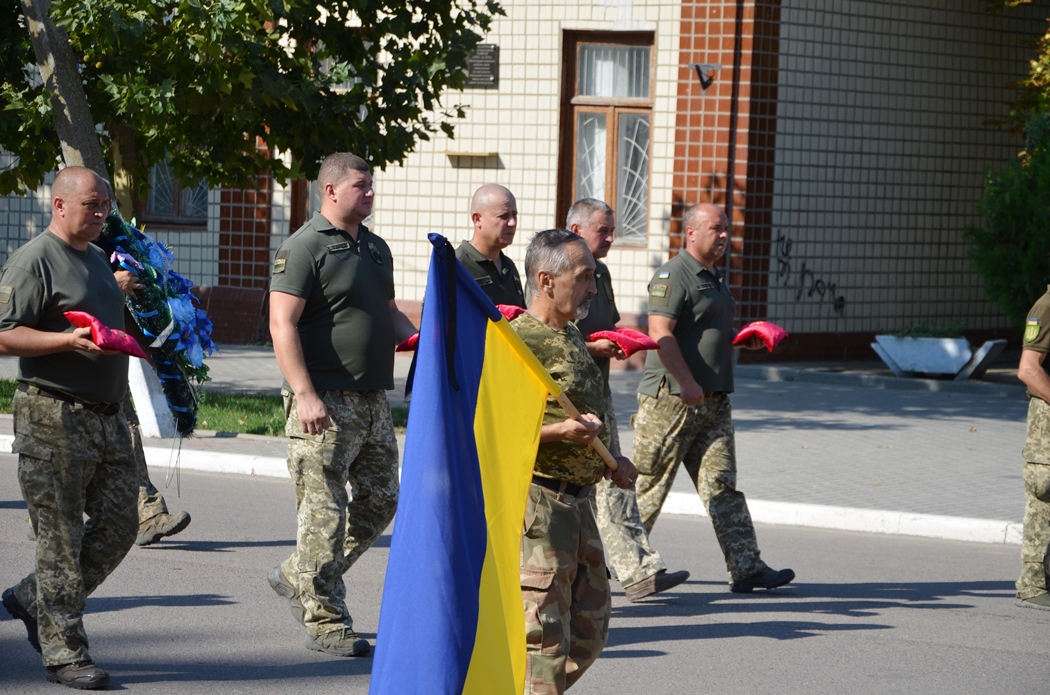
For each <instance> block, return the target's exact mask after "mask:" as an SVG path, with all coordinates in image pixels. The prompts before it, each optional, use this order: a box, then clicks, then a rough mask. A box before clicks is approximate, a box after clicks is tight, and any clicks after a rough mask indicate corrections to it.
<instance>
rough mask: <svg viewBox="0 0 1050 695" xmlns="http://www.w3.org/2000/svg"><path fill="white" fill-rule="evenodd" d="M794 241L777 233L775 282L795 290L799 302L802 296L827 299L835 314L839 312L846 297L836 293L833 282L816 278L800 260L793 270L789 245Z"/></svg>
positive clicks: (844, 307)
mask: <svg viewBox="0 0 1050 695" xmlns="http://www.w3.org/2000/svg"><path fill="white" fill-rule="evenodd" d="M793 244H794V242H793V241H792V240H791V239H790V238H789V237H786V236H784V234H783V233H780V234H777V282H778V283H779V284H780V286H781V287H788V288H791V289H794V290H795V301H796V302H801V301H802V299H803V296H805V297H806V298H812V297H813V296H814V295H816V296H817V297H819V299H818V301H821V302H822V301H824V299H825V298H826V299H828V300H829V301H831V303H832V307H833V308H834V309H835V313H836V314H841V313H842V312H843V311H844V310H845V309H846V297H845V296H843V295H841V294H838V287H837V286H836V285H835V283H833V282H828V281H826V280H824V279H822V278H818V277H817V276H816V275H815V274H814V273H813V271H812V270H810V269H809V268H807V267H806V262H805V261H802V264H801V266H799V268H798V271H797V272H795V269H794V266H793V265H792V258H791V246H792V245H793Z"/></svg>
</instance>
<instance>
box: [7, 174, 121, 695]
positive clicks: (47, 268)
mask: <svg viewBox="0 0 1050 695" xmlns="http://www.w3.org/2000/svg"><path fill="white" fill-rule="evenodd" d="M52 195H53V197H52V201H51V224H50V225H48V228H47V231H45V232H44V233H42V234H40V235H38V236H37V237H35V238H33V239H32V240H30V241H29V242H28V243H27V244H25V245H24V246H22V247H21V248H20V249H18V250H17V251H15V252H14V253H13V254H11V257H10V258H9V259H8V261H7V264H6V265H4V268H3V270H2V272H0V355H15V356H17V357H18V358H19V360H18V382H19V383H18V389H17V391H16V392H15V395H14V400H13V404H12V405H13V409H14V427H15V442H14V445H13V446H12V451H13V452H14V453H17V454H18V482H19V484H20V485H21V488H22V496H23V497H24V498H25V501H26V506H27V508H28V510H29V516H30V518H31V519H32V522H33V526H34V528H35V531H36V536H37V545H36V571H34V572H32V573H30V574H29V575H28V576H27V577H25V578H24V579H23V580H22V581H21V582H19V583H18V584H17V585H15V586H14V587H12V588H10V589H8V590H6V591H4V592H3V605H4V607H5V608H6V609H7V611H8V612H9V613H10V614H11V615H12V616H13V617H14V618H17V619H18V620H21V621H22V622H23V623H24V624H25V627H26V631H27V632H28V635H29V642H30V644H32V645H33V647H34V648H35V649H36V650H37V651H39V652H41V655H42V657H43V661H44V666H45V667H46V676H47V680H49V681H51V682H54V683H60V684H62V685H66V686H69V687H72V688H77V689H89V690H90V689H100V688H104V687H106V685H107V683H108V682H109V674H107V673H106V672H105V671H103V670H102V669H100V668H99V667H98V666H96V665H95V664H94V663H93V662H92V660H91V655H90V654H89V653H88V640H87V635H86V634H85V632H84V624H83V616H84V606H85V602H86V599H87V596H88V595H89V594H91V592H93V591H94V590H95V589H96V588H97V587H98V586H99V584H101V583H102V581H103V580H104V579H105V578H106V577H107V576H109V574H110V573H111V572H112V571H113V570H114V569H116V567H117V565H119V564H120V561H121V560H122V559H123V558H124V556H125V555H126V554H127V552H128V550H129V549H130V548H131V545H132V544H133V543H134V542H135V536H136V534H137V531H138V518H137V504H136V500H137V497H138V486H139V475H138V469H137V467H136V462H135V449H134V447H133V445H132V439H131V431H130V429H129V427H128V421H127V419H126V418H125V416H124V413H123V412H122V409H121V401H122V400H123V398H124V394H125V393H126V391H127V388H128V358H127V356H126V355H122V354H116V353H112V352H107V351H103V350H102V349H101V348H99V347H98V346H97V345H95V344H94V343H93V342H91V329H90V328H73V326H71V325H70V323H69V321H68V320H67V319H66V318H65V316H64V315H63V312H66V311H84V312H87V313H89V314H91V315H92V316H94V317H95V318H97V319H98V320H99V321H101V322H102V323H104V324H105V325H107V326H109V327H110V328H120V329H122V328H124V295H123V293H122V292H121V290H120V287H119V286H118V285H117V281H116V280H115V279H114V277H113V273H112V271H111V270H110V268H109V262H108V261H107V259H106V257H105V255H104V254H103V253H102V251H101V250H99V248H98V247H97V246H93V245H92V244H91V242H92V241H94V240H95V239H97V238H98V235H99V233H100V232H101V231H102V224H103V222H104V220H105V219H106V215H107V214H108V213H109V210H110V206H111V202H110V195H109V188H108V186H107V184H106V182H105V181H104V180H103V179H102V178H101V177H99V176H98V175H97V174H95V173H94V172H93V171H91V170H89V169H84V168H82V167H68V168H66V169H63V170H62V171H61V172H59V174H58V176H57V177H56V178H55V182H54V185H53V187H52ZM85 517H86V518H87V521H86V522H85Z"/></svg>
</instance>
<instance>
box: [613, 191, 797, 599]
mask: <svg viewBox="0 0 1050 695" xmlns="http://www.w3.org/2000/svg"><path fill="white" fill-rule="evenodd" d="M683 222H684V223H685V245H684V247H683V249H682V251H683V253H679V254H678V255H677V256H675V257H674V258H672V259H671V260H670V261H668V262H667V263H664V264H663V265H662V266H661V267H660V268H659V269H658V270H657V271H656V275H654V276H653V279H652V280H651V281H650V283H649V337H651V338H652V339H653V340H655V341H656V342H657V343H659V344H660V349H659V351H657V350H650V351H649V353H648V354H647V355H646V357H645V376H644V377H643V378H642V382H641V384H639V386H638V413H637V414H636V415H635V417H634V421H633V424H634V461H635V464H636V465H637V466H638V471H639V475H638V487H637V493H636V496H637V499H638V511H639V513H640V515H641V519H642V523H644V524H645V527H646V529H647V530H649V531H650V532H651V531H652V529H653V524H655V523H656V519H657V517H658V516H659V515H660V509H661V508H662V507H663V504H664V501H665V500H666V499H667V494H668V493H669V492H670V491H671V485H672V484H673V483H674V478H675V473H676V472H677V469H678V464H679V462H682V463H683V464H684V465H685V469H686V470H687V471H688V472H689V477H690V478H692V480H693V483H694V484H695V485H696V491H697V493H698V494H699V495H700V499H701V501H702V502H703V503H704V507H705V508H706V509H707V513H708V515H709V516H710V517H711V523H712V525H713V526H714V529H715V536H716V537H717V538H718V544H719V545H720V546H721V548H722V554H723V556H724V557H725V562H726V569H727V570H728V572H729V589H730V591H732V592H734V593H740V594H749V593H751V592H752V591H754V590H755V589H776V588H778V587H781V586H784V585H785V584H787V583H788V582H790V581H791V580H793V579H794V578H795V573H794V572H793V571H791V570H790V569H782V570H775V569H773V568H771V567H769V566H768V565H766V563H765V562H763V561H762V558H761V555H760V553H759V550H758V541H757V539H756V538H755V527H754V525H753V524H752V523H751V513H750V512H749V511H748V508H747V500H746V499H745V498H744V493H742V492H740V491H739V490H737V489H736V444H735V434H734V429H733V411H732V404H731V403H730V400H729V394H731V393H732V392H733V338H734V336H735V335H736V329H734V327H733V321H734V320H735V318H736V305H735V303H734V302H733V296H732V294H730V292H729V283H728V282H727V281H726V277H725V275H723V274H722V271H721V270H719V268H718V266H717V264H718V263H719V262H720V261H721V260H722V257H723V256H724V255H725V252H726V249H728V248H729V219H728V218H727V217H726V214H725V213H724V212H722V210H721V209H719V208H718V207H716V206H714V205H710V204H706V203H701V204H699V205H694V206H693V207H691V208H689V209H688V210H687V211H686V213H685V219H684V220H683ZM745 347H747V348H748V349H752V350H755V349H758V348H759V347H761V342H760V341H759V340H758V339H757V338H755V339H753V340H752V341H751V342H750V343H748V344H747V345H746V346H745ZM618 571H619V568H618Z"/></svg>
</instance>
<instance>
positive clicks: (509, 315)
mask: <svg viewBox="0 0 1050 695" xmlns="http://www.w3.org/2000/svg"><path fill="white" fill-rule="evenodd" d="M496 308H497V309H499V313H501V314H503V318H505V319H507V320H508V321H513V320H514V319H516V318H518V317H519V316H521V315H522V314H524V313H525V310H524V309H522V308H521V307H520V306H515V305H513V304H497V305H496Z"/></svg>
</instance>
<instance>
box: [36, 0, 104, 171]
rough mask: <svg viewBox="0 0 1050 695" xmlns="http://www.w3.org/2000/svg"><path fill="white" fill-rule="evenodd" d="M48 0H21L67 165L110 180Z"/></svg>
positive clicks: (69, 52)
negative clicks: (80, 167) (50, 12)
mask: <svg viewBox="0 0 1050 695" xmlns="http://www.w3.org/2000/svg"><path fill="white" fill-rule="evenodd" d="M50 8H51V0H22V10H23V12H24V13H25V16H26V20H27V21H28V22H29V33H30V36H31V37H32V40H33V51H34V53H36V62H37V65H38V66H39V68H40V76H41V77H42V78H43V80H44V87H45V88H46V89H47V91H48V92H50V93H51V113H52V117H53V118H54V119H55V130H57V131H58V138H59V140H60V141H61V144H62V159H63V160H64V161H65V163H66V166H84V167H87V168H88V169H92V170H94V171H95V172H96V173H97V174H98V175H99V176H101V177H102V178H104V179H106V180H107V181H108V180H109V172H108V171H107V170H106V160H105V158H104V157H103V156H102V146H101V145H100V144H99V140H98V134H97V133H96V131H95V123H94V120H93V119H92V117H91V109H90V107H89V106H88V101H87V95H86V94H85V93H84V84H83V82H82V81H81V78H80V72H79V71H78V70H77V61H76V58H75V57H74V56H73V49H72V47H71V46H70V45H69V37H68V36H67V35H66V32H65V31H64V30H63V29H61V28H60V27H56V26H55V25H54V24H53V23H52V22H51V18H50V16H49V14H48V11H49V10H50Z"/></svg>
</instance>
